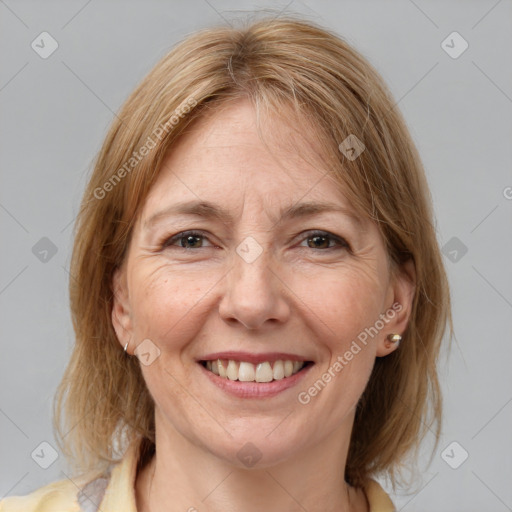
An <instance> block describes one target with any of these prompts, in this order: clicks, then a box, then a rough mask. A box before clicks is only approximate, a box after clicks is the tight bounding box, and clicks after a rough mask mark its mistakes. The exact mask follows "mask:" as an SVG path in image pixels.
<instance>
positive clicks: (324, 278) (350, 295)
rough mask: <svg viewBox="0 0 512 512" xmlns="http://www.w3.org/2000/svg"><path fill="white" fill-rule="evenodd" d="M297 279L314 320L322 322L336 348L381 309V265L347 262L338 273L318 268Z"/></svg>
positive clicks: (371, 320)
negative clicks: (352, 264) (378, 266)
mask: <svg viewBox="0 0 512 512" xmlns="http://www.w3.org/2000/svg"><path fill="white" fill-rule="evenodd" d="M384 277H385V276H384ZM295 283H296V286H297V288H296V289H297V290H298V293H297V295H298V296H299V297H301V298H302V300H303V302H304V304H306V305H307V306H308V308H309V309H310V310H311V311H312V312H313V313H314V315H312V318H313V321H316V323H317V324H318V326H321V325H323V328H321V329H320V330H321V331H322V332H323V333H324V335H325V336H326V337H325V338H324V339H326V340H327V339H329V340H330V343H329V344H330V345H331V348H333V349H334V348H339V349H340V350H342V349H343V348H344V346H345V345H346V343H347V342H350V341H351V340H352V339H353V338H354V337H357V335H358V334H359V332H361V330H364V329H365V328H367V327H369V326H371V325H373V324H374V323H375V321H376V320H377V319H378V317H379V314H380V313H381V312H382V311H381V308H382V305H383V303H384V300H385V286H384V281H383V279H382V278H381V277H379V273H378V269H368V267H366V268H363V267H362V266H361V267H356V266H351V267H348V266H347V267H346V268H343V269H341V270H340V271H339V272H336V273H335V272H317V273H316V275H315V278H314V279H312V278H311V277H309V278H297V279H296V281H295ZM315 319H316V320H315Z"/></svg>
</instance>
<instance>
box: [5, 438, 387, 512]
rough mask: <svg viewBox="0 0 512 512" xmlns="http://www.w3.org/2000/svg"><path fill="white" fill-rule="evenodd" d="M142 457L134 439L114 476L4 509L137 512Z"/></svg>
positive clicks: (378, 503) (372, 493) (379, 509)
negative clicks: (138, 475) (137, 478)
mask: <svg viewBox="0 0 512 512" xmlns="http://www.w3.org/2000/svg"><path fill="white" fill-rule="evenodd" d="M138 459H139V443H134V444H132V445H131V446H130V448H129V449H128V450H127V452H126V454H125V456H124V458H123V460H122V461H121V462H119V463H118V464H116V465H115V466H114V467H113V469H112V471H111V473H110V478H108V476H107V477H100V478H95V479H94V478H93V479H92V480H91V478H90V477H89V478H88V479H87V478H86V477H82V478H79V479H73V481H71V480H68V479H65V480H59V481H58V482H54V483H51V484H48V485H46V486H44V487H41V488H40V489H37V490H36V491H34V492H32V493H31V494H28V495H27V496H10V497H8V498H4V499H3V500H2V501H0V512H137V507H136V505H135V477H136V471H137V461H138ZM364 490H365V493H366V496H367V498H368V502H369V503H370V512H395V511H396V509H395V507H394V505H393V503H392V501H391V500H390V498H389V496H388V495H387V494H386V493H385V491H384V490H383V489H382V487H381V486H380V485H379V483H378V482H376V481H375V480H369V481H368V484H367V485H366V487H365V489H364Z"/></svg>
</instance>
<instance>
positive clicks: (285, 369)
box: [206, 359, 305, 382]
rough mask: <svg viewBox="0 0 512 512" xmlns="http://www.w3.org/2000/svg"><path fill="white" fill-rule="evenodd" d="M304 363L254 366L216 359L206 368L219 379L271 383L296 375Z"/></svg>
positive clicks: (275, 363)
mask: <svg viewBox="0 0 512 512" xmlns="http://www.w3.org/2000/svg"><path fill="white" fill-rule="evenodd" d="M304 364H305V363H304V362H303V361H289V360H287V361H275V362H274V363H273V364H272V363H270V362H268V361H265V362H263V363H258V364H257V365H254V364H252V363H248V362H246V361H240V362H238V361H233V360H232V359H229V360H226V359H224V360H223V359H216V360H214V361H206V368H207V369H208V370H210V371H211V372H212V373H214V374H215V375H218V376H219V377H223V378H225V379H226V378H227V379H229V380H239V381H241V382H271V381H272V380H281V379H284V378H285V377H291V376H292V375H295V374H296V373H297V372H298V371H299V370H301V369H302V367H303V366H304Z"/></svg>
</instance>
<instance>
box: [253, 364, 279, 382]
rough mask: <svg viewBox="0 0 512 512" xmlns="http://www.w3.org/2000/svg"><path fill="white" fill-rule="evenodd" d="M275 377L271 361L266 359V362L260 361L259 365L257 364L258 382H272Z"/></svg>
mask: <svg viewBox="0 0 512 512" xmlns="http://www.w3.org/2000/svg"><path fill="white" fill-rule="evenodd" d="M251 366H252V365H251ZM273 378H274V374H273V373H272V366H270V363H267V362H266V361H265V362H264V363H259V364H258V366H256V382H271V381H272V379H273Z"/></svg>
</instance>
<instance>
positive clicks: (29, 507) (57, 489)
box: [0, 477, 108, 512]
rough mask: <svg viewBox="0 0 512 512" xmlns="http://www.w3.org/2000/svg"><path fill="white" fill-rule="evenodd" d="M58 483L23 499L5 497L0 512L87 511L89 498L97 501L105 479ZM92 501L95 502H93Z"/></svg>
mask: <svg viewBox="0 0 512 512" xmlns="http://www.w3.org/2000/svg"><path fill="white" fill-rule="evenodd" d="M88 480H89V479H84V478H80V479H76V480H70V479H65V480H59V481H57V482H53V483H51V484H48V485H45V486H44V487H40V488H39V489H37V490H35V491H33V492H31V493H30V494H27V495H25V496H9V497H8V498H4V499H3V500H2V501H0V512H82V511H86V510H95V508H93V509H91V508H90V506H89V507H88V505H90V504H91V503H90V502H91V499H92V500H93V501H96V503H98V501H97V500H98V499H99V501H101V498H102V495H103V493H104V490H105V487H106V484H107V483H108V479H107V478H106V477H99V478H96V479H94V480H92V481H90V482H89V483H87V481H88ZM95 498H96V499H95Z"/></svg>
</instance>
